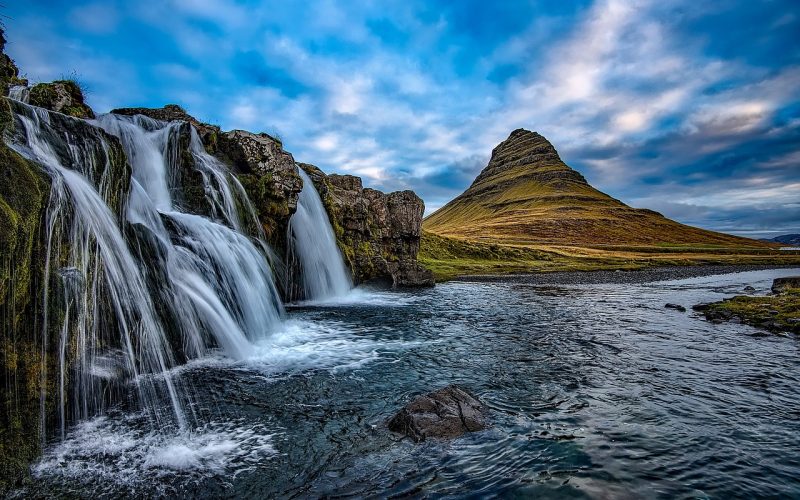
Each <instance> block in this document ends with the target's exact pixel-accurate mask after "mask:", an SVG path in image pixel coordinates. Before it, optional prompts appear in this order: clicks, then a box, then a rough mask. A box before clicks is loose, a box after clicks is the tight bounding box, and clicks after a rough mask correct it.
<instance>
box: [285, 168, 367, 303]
mask: <svg viewBox="0 0 800 500" xmlns="http://www.w3.org/2000/svg"><path fill="white" fill-rule="evenodd" d="M298 170H299V172H300V177H301V178H302V179H303V190H302V191H301V192H300V197H299V199H298V201H297V212H295V213H294V215H292V218H291V220H290V221H289V254H290V256H293V257H294V258H296V259H297V261H298V263H299V266H300V285H301V287H302V291H303V298H304V299H306V300H320V299H328V298H331V297H337V296H342V295H345V294H347V293H348V292H349V291H350V290H351V289H352V288H353V283H352V281H351V279H350V273H349V272H348V270H347V267H346V266H345V264H344V259H343V258H342V252H341V251H340V250H339V247H338V245H337V244H336V236H335V235H334V233H333V228H332V227H331V223H330V220H329V219H328V213H327V212H326V211H325V207H324V206H323V205H322V200H321V199H320V197H319V193H317V190H316V188H315V187H314V183H313V182H312V181H311V179H310V178H309V177H308V175H307V174H306V173H305V172H304V171H303V169H302V168H300V169H298Z"/></svg>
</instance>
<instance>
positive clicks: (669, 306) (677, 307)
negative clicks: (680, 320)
mask: <svg viewBox="0 0 800 500" xmlns="http://www.w3.org/2000/svg"><path fill="white" fill-rule="evenodd" d="M664 307H666V308H667V309H675V310H676V311H680V312H686V308H685V307H683V306H682V305H680V304H670V303H667V304H664Z"/></svg>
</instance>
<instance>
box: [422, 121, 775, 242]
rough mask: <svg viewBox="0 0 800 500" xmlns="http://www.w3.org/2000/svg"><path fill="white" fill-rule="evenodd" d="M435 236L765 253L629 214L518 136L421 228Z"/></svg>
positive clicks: (533, 137) (540, 146)
mask: <svg viewBox="0 0 800 500" xmlns="http://www.w3.org/2000/svg"><path fill="white" fill-rule="evenodd" d="M423 227H424V229H425V230H427V231H430V232H432V233H434V234H437V235H440V236H447V237H453V238H459V239H466V240H473V241H487V242H494V243H501V244H522V245H525V244H541V245H576V246H598V245H600V246H607V245H610V246H617V245H623V246H624V245H647V246H651V245H658V246H662V245H694V246H698V245H699V246H709V245H710V246H736V247H742V246H748V247H761V248H763V247H765V246H767V245H766V244H764V243H763V242H759V241H756V240H751V239H747V238H740V237H736V236H731V235H727V234H722V233H716V232H713V231H707V230H704V229H699V228H696V227H691V226H687V225H684V224H680V223H678V222H675V221H673V220H670V219H667V218H666V217H664V216H662V215H661V214H659V213H657V212H654V211H652V210H645V209H637V208H631V207H629V206H628V205H626V204H624V203H622V202H621V201H619V200H617V199H614V198H612V197H610V196H608V195H607V194H605V193H602V192H600V191H598V190H597V189H595V188H593V187H592V186H590V185H589V183H588V182H586V179H584V178H583V176H582V175H581V174H580V173H578V172H576V171H575V170H573V169H571V168H570V167H569V166H567V165H566V164H565V163H564V162H563V161H561V158H560V157H559V155H558V152H557V151H556V150H555V148H554V147H553V145H552V144H550V142H549V141H548V140H547V139H545V138H544V137H542V136H541V135H539V134H538V133H536V132H531V131H528V130H524V129H518V130H515V131H513V132H512V133H511V135H510V136H509V137H508V139H506V140H505V141H503V142H502V143H500V144H499V145H498V146H497V147H496V148H494V150H493V151H492V158H491V160H490V161H489V164H488V165H487V166H486V168H484V169H483V171H482V172H481V173H480V175H478V177H477V178H476V179H475V181H474V182H473V183H472V185H471V186H470V187H469V188H468V189H467V190H466V191H464V193H462V194H461V195H460V196H458V197H457V198H455V199H454V200H452V201H451V202H450V203H448V204H447V205H445V206H444V207H442V208H441V209H439V210H437V211H436V212H435V213H433V214H432V215H430V216H429V217H428V218H426V219H425V221H424V222H423Z"/></svg>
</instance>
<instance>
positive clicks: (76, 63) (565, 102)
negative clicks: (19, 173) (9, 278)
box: [7, 0, 800, 230]
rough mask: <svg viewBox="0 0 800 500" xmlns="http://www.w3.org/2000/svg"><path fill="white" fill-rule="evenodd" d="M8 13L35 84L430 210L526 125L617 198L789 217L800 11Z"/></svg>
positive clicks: (348, 8)
mask: <svg viewBox="0 0 800 500" xmlns="http://www.w3.org/2000/svg"><path fill="white" fill-rule="evenodd" d="M8 10H9V12H8V14H9V15H10V17H11V20H10V21H9V22H8V23H7V25H8V26H7V27H8V38H9V39H10V43H9V46H8V50H9V52H10V53H11V55H12V56H13V57H15V58H16V59H17V60H18V62H19V63H20V65H21V66H22V68H23V69H24V71H26V72H27V73H28V74H29V75H31V76H32V77H33V78H34V79H41V80H48V79H54V78H57V77H58V76H59V75H60V74H64V73H69V72H70V71H72V70H73V69H76V70H77V71H78V72H79V73H80V74H81V75H82V77H83V79H84V80H86V83H87V84H88V85H89V87H90V88H92V89H93V92H92V94H91V95H90V96H89V102H90V104H91V105H92V106H94V107H95V108H96V109H97V110H98V111H105V110H108V109H111V108H113V107H120V106H130V105H145V106H162V105H163V104H166V103H169V102H177V103H179V104H182V105H184V106H185V107H186V108H187V109H189V111H190V112H192V113H193V114H195V115H197V116H198V117H200V118H202V119H205V120H211V121H214V122H216V123H219V124H220V125H222V126H223V127H224V128H246V129H252V130H255V131H261V130H265V131H268V132H270V133H279V134H280V135H281V137H282V138H283V141H284V144H285V145H286V147H287V148H288V149H289V150H290V151H292V152H293V153H294V155H295V157H296V158H297V159H298V160H299V161H306V162H309V163H314V164H317V165H318V166H320V167H321V168H323V169H324V170H326V171H340V172H349V173H355V174H358V175H363V176H365V183H366V184H367V185H372V186H375V187H378V188H381V189H387V190H393V189H407V188H410V189H415V190H416V191H418V192H419V193H420V194H421V195H422V196H423V198H424V199H425V200H426V202H427V206H428V211H429V212H430V211H431V210H433V209H435V208H438V207H439V206H441V205H442V204H444V203H445V202H446V201H448V200H449V199H450V198H452V197H454V196H455V195H457V194H458V193H460V192H461V191H462V190H463V189H464V188H466V187H467V186H468V185H469V184H470V182H471V181H472V179H473V178H474V176H475V175H476V174H477V173H478V172H479V171H480V169H481V168H482V167H483V166H484V165H485V163H486V161H487V160H488V156H489V154H490V152H491V149H492V148H493V147H494V146H495V145H496V144H497V143H498V142H500V141H501V140H504V139H505V138H506V137H507V136H508V134H509V132H510V131H511V130H513V129H515V128H518V127H525V128H529V129H534V130H538V131H539V132H540V133H542V134H544V135H545V136H546V137H548V139H550V140H551V142H553V144H554V145H555V146H556V148H558V149H559V151H560V152H561V154H562V157H563V158H564V159H565V161H567V163H568V164H570V165H572V166H574V167H576V168H578V169H579V170H581V172H582V173H583V174H584V175H585V176H586V177H587V178H588V179H589V180H590V182H592V183H593V184H595V185H596V186H597V187H598V188H600V189H602V190H605V191H607V192H609V194H611V195H612V196H615V197H617V198H620V199H622V200H623V201H626V202H630V203H632V204H635V205H636V204H638V205H639V206H648V207H651V208H655V209H659V207H660V206H663V208H664V211H665V213H666V214H667V215H672V216H674V217H676V218H678V219H680V220H683V221H687V222H692V223H695V224H698V225H701V226H704V227H710V228H717V229H730V228H736V227H737V226H736V224H740V227H738V229H740V230H750V229H752V228H755V227H759V228H760V227H762V226H764V224H775V225H776V226H780V227H784V226H787V225H791V224H790V223H789V219H790V217H791V214H792V210H793V205H791V204H790V203H788V204H787V202H786V198H787V196H791V194H792V193H791V189H792V188H791V187H792V186H795V185H796V184H797V182H798V176H800V174H798V171H800V169H798V168H797V167H798V157H797V144H798V143H800V141H798V139H800V137H799V136H798V129H799V128H800V94H798V90H797V88H798V87H797V82H798V81H800V54H798V53H797V51H794V50H790V49H789V48H791V47H796V46H797V44H798V43H800V17H798V16H796V15H794V14H793V3H792V2H791V1H790V0H774V1H772V2H769V3H761V2H746V1H745V0H738V1H734V2H732V3H729V4H727V5H726V7H725V8H722V7H720V4H719V3H717V2H713V1H711V0H692V1H691V2H690V1H689V0H672V1H668V2H657V1H655V0H596V1H592V2H590V1H588V0H581V1H578V2H563V3H560V2H495V3H491V2H489V3H487V2H483V1H477V0H467V1H466V2H461V3H458V4H453V3H451V2H444V1H440V0H432V1H430V2H419V1H410V2H409V1H400V0H387V1H386V2H378V3H371V2H367V3H361V4H358V5H356V4H352V3H346V2H334V1H332V0H316V1H312V2H305V3H283V4H271V5H267V4H264V3H262V2H258V1H255V0H235V1H234V0H199V1H188V0H155V1H153V2H147V3H138V4H136V3H133V4H131V3H122V2H113V1H111V2H107V3H106V2H103V3H100V2H96V1H90V2H84V1H81V0H76V1H74V2H66V1H63V0H53V2H52V3H51V4H49V5H48V6H43V5H31V6H25V7H23V6H22V5H21V4H17V5H12V6H10V7H9V8H8ZM60 12H61V13H63V12H66V13H67V14H66V18H67V22H66V23H64V22H62V20H61V19H60V17H59V13H60ZM742 40H747V43H746V44H743V43H742ZM53 47H59V50H58V51H54V50H53V49H52V48H53ZM759 197H762V198H764V199H763V200H761V201H759V199H760V198H759ZM663 200H669V203H668V204H666V205H665V204H664V203H665V202H663ZM699 207H702V208H699ZM741 207H748V208H747V210H745V209H742V208H741ZM781 214H783V215H781ZM757 216H758V217H761V219H757ZM758 220H762V221H765V222H764V223H759V222H758ZM737 221H738V222H737Z"/></svg>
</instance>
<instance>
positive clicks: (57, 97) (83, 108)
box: [29, 80, 94, 118]
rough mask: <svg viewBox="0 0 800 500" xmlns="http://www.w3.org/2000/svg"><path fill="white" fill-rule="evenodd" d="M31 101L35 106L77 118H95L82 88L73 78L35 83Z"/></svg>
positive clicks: (31, 92)
mask: <svg viewBox="0 0 800 500" xmlns="http://www.w3.org/2000/svg"><path fill="white" fill-rule="evenodd" d="M29 102H30V104H31V105H33V106H39V107H40V108H45V109H49V110H50V111H56V112H58V113H63V114H65V115H68V116H74V117H75V118H94V111H92V108H90V107H89V106H88V105H87V104H86V103H85V102H84V101H83V92H82V91H81V88H80V87H79V86H78V84H77V83H75V82H74V81H72V80H57V81H55V82H51V83H40V84H38V85H34V86H33V88H31V91H30V97H29Z"/></svg>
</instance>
